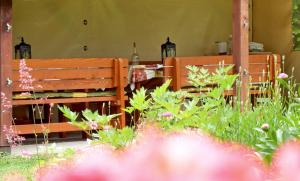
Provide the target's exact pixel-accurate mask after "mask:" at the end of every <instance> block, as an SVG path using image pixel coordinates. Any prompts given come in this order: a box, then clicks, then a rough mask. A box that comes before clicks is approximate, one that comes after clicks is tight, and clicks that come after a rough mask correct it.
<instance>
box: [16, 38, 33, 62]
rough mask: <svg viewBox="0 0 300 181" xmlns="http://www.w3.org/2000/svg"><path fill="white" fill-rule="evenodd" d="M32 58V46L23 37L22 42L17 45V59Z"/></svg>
mask: <svg viewBox="0 0 300 181" xmlns="http://www.w3.org/2000/svg"><path fill="white" fill-rule="evenodd" d="M23 58H24V59H30V58H31V46H30V45H29V44H27V43H25V42H24V38H23V37H22V39H21V43H20V44H18V45H16V46H15V59H23Z"/></svg>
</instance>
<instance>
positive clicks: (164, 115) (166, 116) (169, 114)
mask: <svg viewBox="0 0 300 181" xmlns="http://www.w3.org/2000/svg"><path fill="white" fill-rule="evenodd" d="M172 116H173V113H171V112H164V113H162V117H165V118H170V117H172Z"/></svg>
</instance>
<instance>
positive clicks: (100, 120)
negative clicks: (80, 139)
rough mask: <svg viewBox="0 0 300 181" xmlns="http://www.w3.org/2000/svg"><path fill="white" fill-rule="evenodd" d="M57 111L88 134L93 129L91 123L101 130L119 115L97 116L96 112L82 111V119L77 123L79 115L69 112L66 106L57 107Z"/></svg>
mask: <svg viewBox="0 0 300 181" xmlns="http://www.w3.org/2000/svg"><path fill="white" fill-rule="evenodd" d="M58 109H59V110H60V111H61V112H62V113H63V115H64V116H65V117H66V118H68V119H69V120H70V121H71V123H72V124H73V125H75V126H78V127H80V128H82V129H83V130H86V131H87V132H88V133H89V134H90V132H89V130H94V129H95V128H93V127H91V126H90V125H91V122H92V123H93V122H94V123H95V124H96V125H97V127H98V128H100V129H101V128H103V127H104V126H106V125H108V124H109V123H110V121H111V120H112V119H114V118H116V117H118V116H119V114H113V115H99V113H98V111H95V112H93V111H91V110H89V109H86V110H84V111H82V116H83V118H82V119H81V121H78V119H77V118H78V116H79V114H78V113H76V112H73V111H71V109H70V108H68V107H67V106H65V105H64V106H58Z"/></svg>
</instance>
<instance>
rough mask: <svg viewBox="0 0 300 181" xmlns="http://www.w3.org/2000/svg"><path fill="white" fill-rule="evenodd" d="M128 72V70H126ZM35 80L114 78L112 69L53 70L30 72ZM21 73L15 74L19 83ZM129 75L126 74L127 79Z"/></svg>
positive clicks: (14, 76) (14, 77) (15, 72)
mask: <svg viewBox="0 0 300 181" xmlns="http://www.w3.org/2000/svg"><path fill="white" fill-rule="evenodd" d="M124 71H125V72H128V68H124ZM29 73H30V75H31V76H32V77H33V78H34V79H35V80H44V79H82V78H85V79H97V78H113V76H114V74H113V69H112V68H101V69H99V68H98V69H52V70H49V69H47V70H35V71H34V70H33V71H30V72H29ZM19 75H20V74H19V72H18V71H14V72H13V81H19V79H20V77H19ZM127 76H128V74H124V77H127Z"/></svg>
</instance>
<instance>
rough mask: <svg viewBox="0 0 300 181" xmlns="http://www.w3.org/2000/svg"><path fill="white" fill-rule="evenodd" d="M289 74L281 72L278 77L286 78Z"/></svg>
mask: <svg viewBox="0 0 300 181" xmlns="http://www.w3.org/2000/svg"><path fill="white" fill-rule="evenodd" d="M288 77H289V76H288V75H287V74H286V73H284V72H283V73H280V74H279V75H278V78H279V79H286V78H288Z"/></svg>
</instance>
